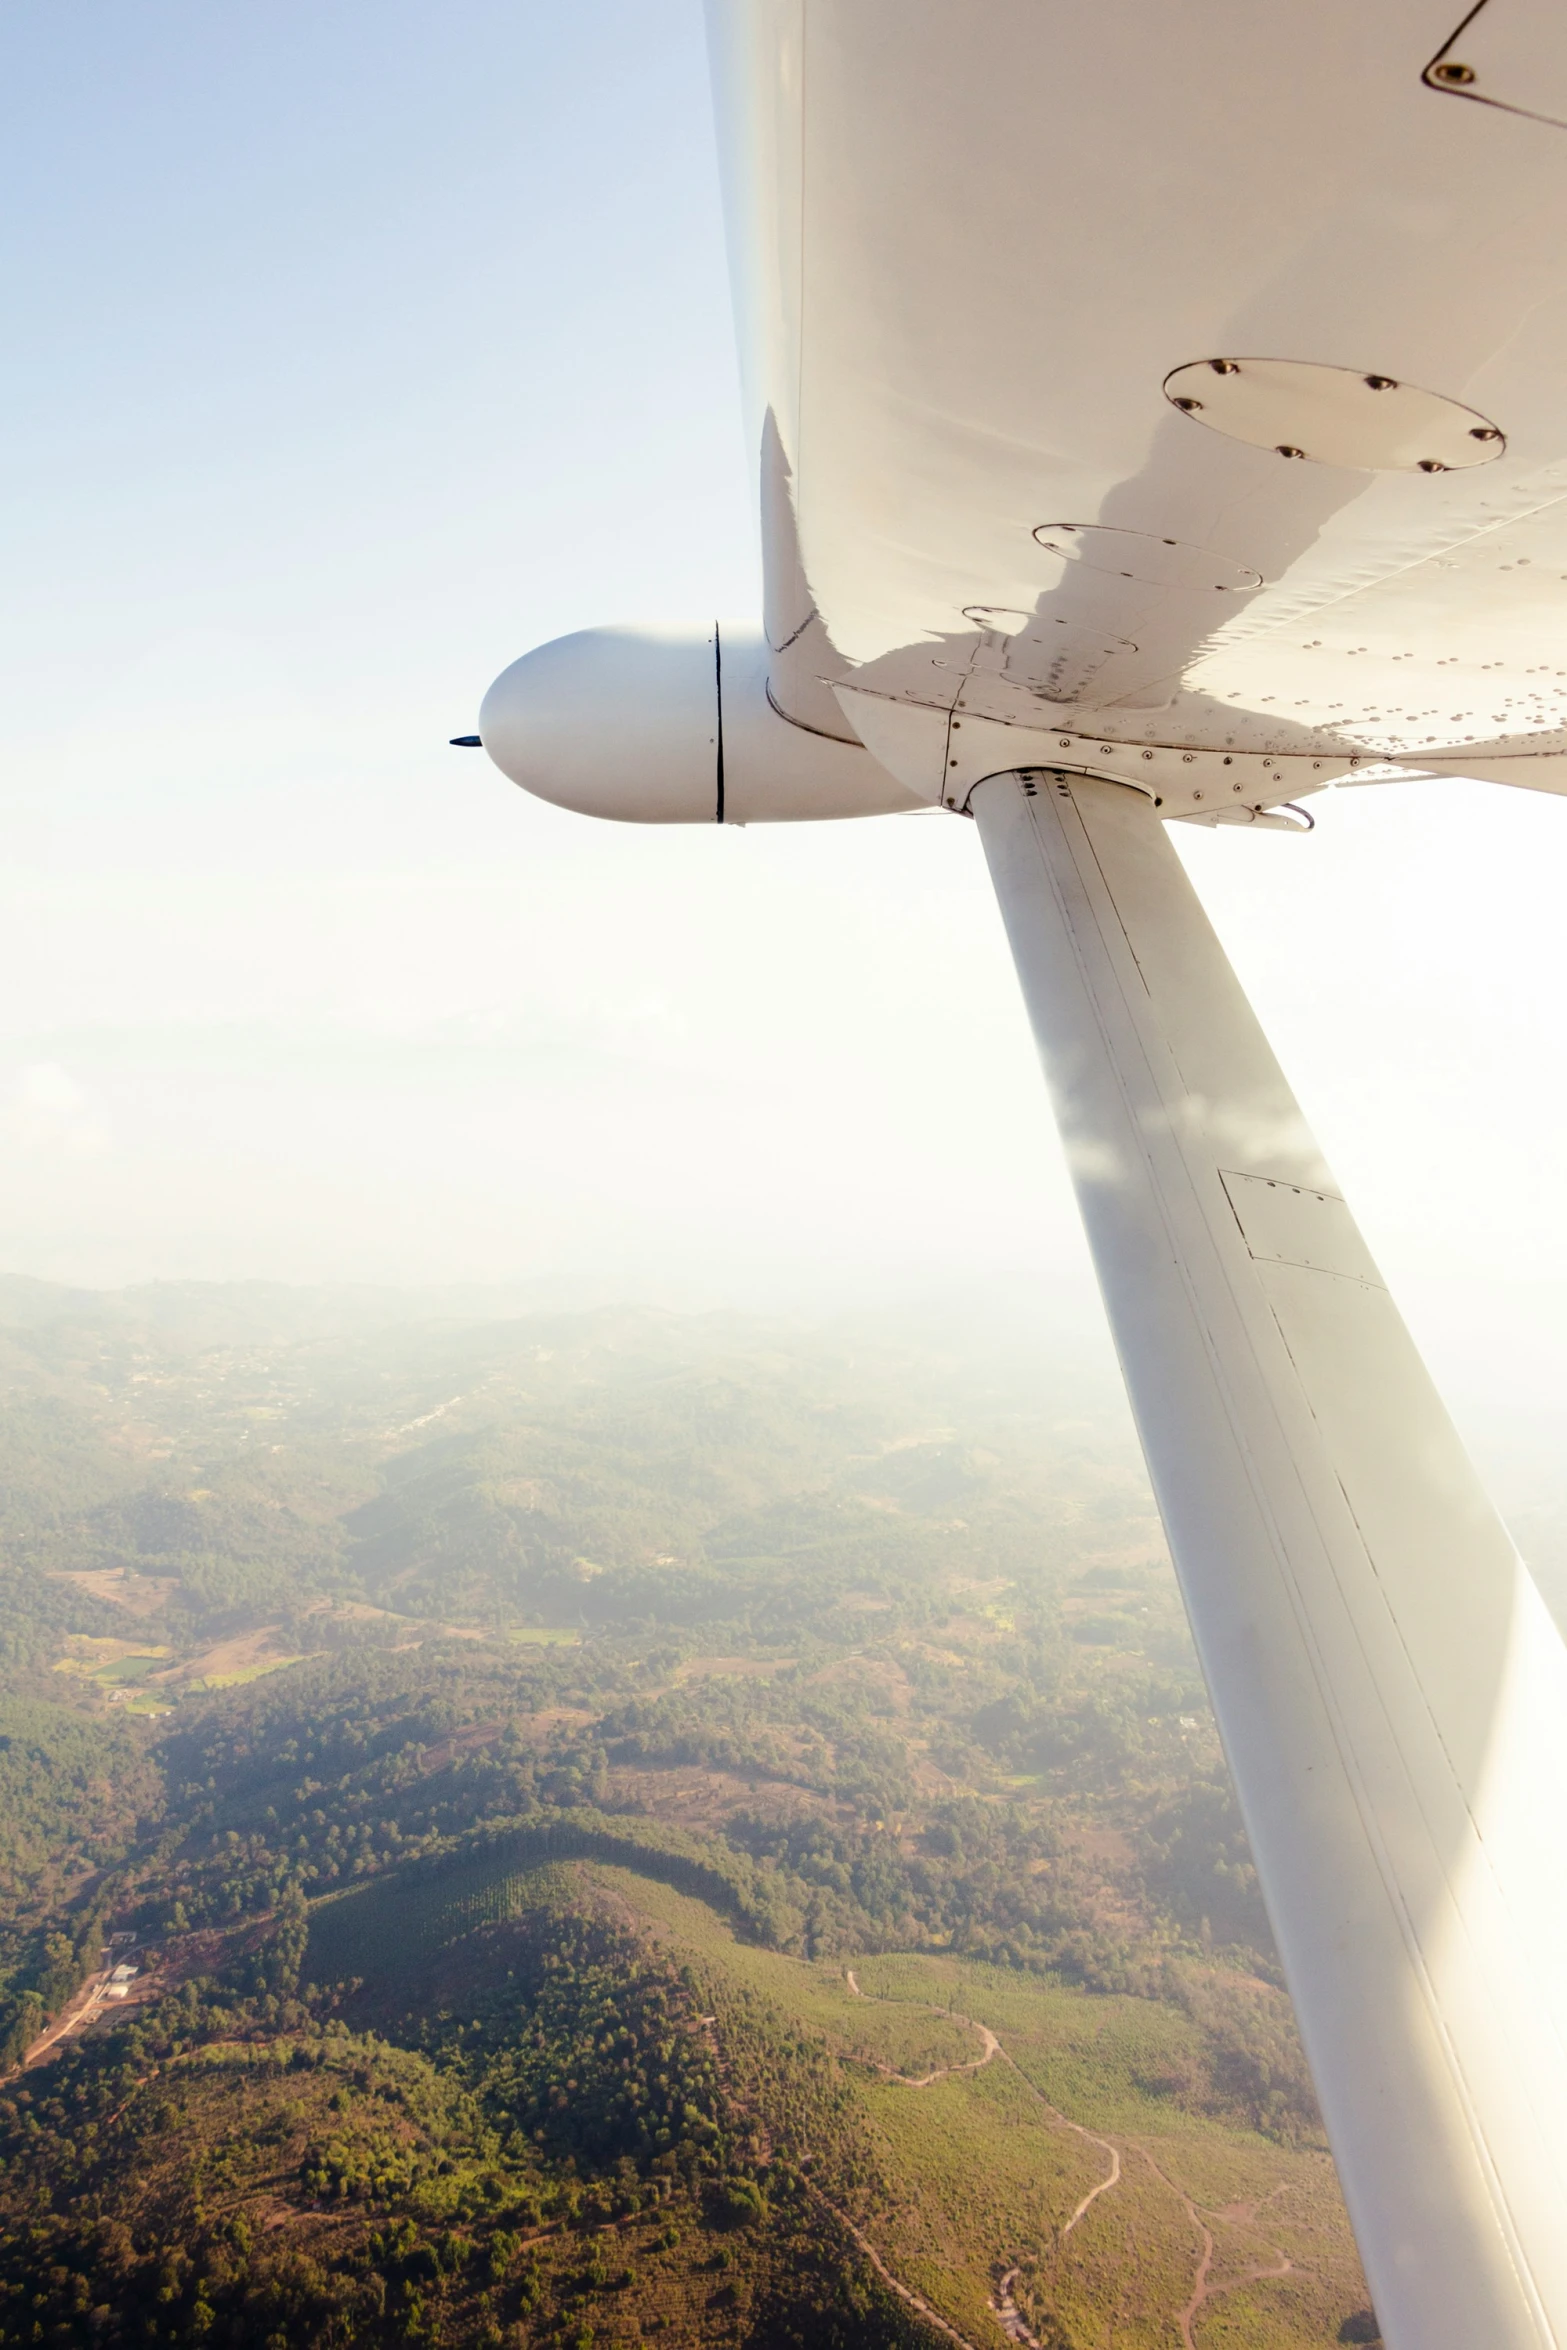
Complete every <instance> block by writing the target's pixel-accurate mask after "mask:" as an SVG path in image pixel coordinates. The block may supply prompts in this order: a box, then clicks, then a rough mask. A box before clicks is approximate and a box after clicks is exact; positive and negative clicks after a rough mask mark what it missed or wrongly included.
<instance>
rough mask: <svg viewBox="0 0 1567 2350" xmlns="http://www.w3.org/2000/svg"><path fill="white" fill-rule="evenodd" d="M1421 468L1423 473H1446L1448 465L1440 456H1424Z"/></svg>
mask: <svg viewBox="0 0 1567 2350" xmlns="http://www.w3.org/2000/svg"><path fill="white" fill-rule="evenodd" d="M1420 470H1421V472H1422V473H1445V472H1446V471H1447V467H1446V466H1445V465H1444V464H1443V463H1442V460H1441V458H1440V457H1422V458H1421V460H1420Z"/></svg>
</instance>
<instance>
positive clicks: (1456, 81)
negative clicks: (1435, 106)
mask: <svg viewBox="0 0 1567 2350" xmlns="http://www.w3.org/2000/svg"><path fill="white" fill-rule="evenodd" d="M1474 78H1475V69H1474V67H1473V66H1472V65H1460V64H1459V62H1458V60H1457V58H1456V57H1449V58H1444V59H1443V61H1442V63H1441V64H1440V65H1433V66H1432V68H1431V79H1432V80H1433V81H1434V82H1441V83H1442V84H1443V85H1444V86H1445V87H1446V88H1447V89H1449V90H1466V89H1468V87H1469V85H1470V83H1471V82H1472V81H1473V80H1474Z"/></svg>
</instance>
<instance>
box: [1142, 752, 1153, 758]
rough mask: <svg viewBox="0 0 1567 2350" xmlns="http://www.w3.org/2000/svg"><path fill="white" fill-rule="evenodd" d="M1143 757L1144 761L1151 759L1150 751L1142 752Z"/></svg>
mask: <svg viewBox="0 0 1567 2350" xmlns="http://www.w3.org/2000/svg"><path fill="white" fill-rule="evenodd" d="M1143 757H1144V758H1145V759H1151V758H1152V757H1153V753H1152V751H1144V753H1143Z"/></svg>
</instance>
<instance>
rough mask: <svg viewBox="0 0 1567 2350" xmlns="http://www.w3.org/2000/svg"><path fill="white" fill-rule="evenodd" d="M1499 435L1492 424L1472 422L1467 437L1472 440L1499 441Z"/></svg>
mask: <svg viewBox="0 0 1567 2350" xmlns="http://www.w3.org/2000/svg"><path fill="white" fill-rule="evenodd" d="M1501 437H1502V436H1501V434H1500V433H1499V432H1498V431H1497V429H1496V427H1495V425H1494V424H1472V425H1471V426H1470V427H1469V438H1470V439H1471V440H1472V441H1499V440H1500V439H1501Z"/></svg>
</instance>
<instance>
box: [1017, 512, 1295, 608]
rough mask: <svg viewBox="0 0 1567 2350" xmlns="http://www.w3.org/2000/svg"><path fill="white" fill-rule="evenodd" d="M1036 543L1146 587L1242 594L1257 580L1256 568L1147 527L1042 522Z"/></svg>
mask: <svg viewBox="0 0 1567 2350" xmlns="http://www.w3.org/2000/svg"><path fill="white" fill-rule="evenodd" d="M1034 536H1035V538H1036V539H1037V540H1038V541H1039V544H1040V545H1041V546H1042V547H1044V548H1046V549H1047V550H1048V552H1049V553H1050V554H1052V555H1064V556H1065V558H1066V560H1067V561H1068V562H1069V563H1081V564H1082V565H1083V566H1084V568H1085V569H1086V570H1088V571H1107V572H1108V573H1109V574H1110V576H1111V577H1112V578H1113V579H1135V580H1140V581H1141V582H1142V584H1143V585H1144V586H1145V587H1174V588H1203V589H1207V590H1209V591H1211V592H1213V593H1215V594H1219V595H1232V596H1235V595H1244V594H1246V593H1247V591H1248V590H1249V589H1251V588H1259V587H1261V585H1262V574H1261V572H1260V571H1253V570H1251V569H1250V568H1249V567H1248V566H1247V565H1246V564H1244V563H1236V562H1233V561H1232V560H1231V559H1230V557H1229V556H1228V555H1216V554H1215V553H1214V552H1213V549H1212V548H1211V547H1189V546H1187V545H1186V543H1185V541H1184V540H1182V539H1161V538H1157V537H1155V535H1154V533H1153V532H1152V531H1146V530H1118V529H1116V528H1115V527H1114V525H1113V524H1111V523H1108V522H1041V523H1040V524H1039V526H1038V528H1037V529H1036V530H1035V532H1034Z"/></svg>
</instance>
